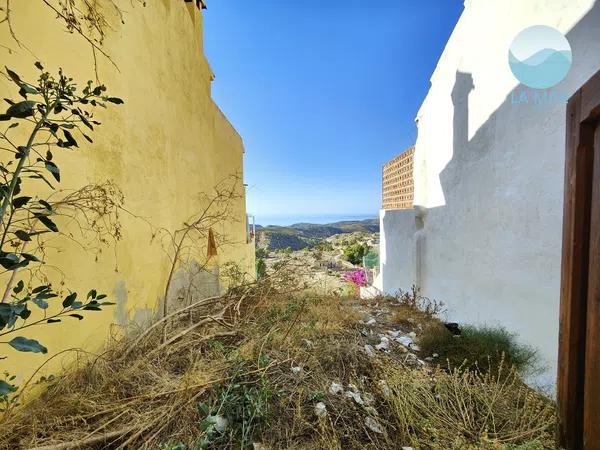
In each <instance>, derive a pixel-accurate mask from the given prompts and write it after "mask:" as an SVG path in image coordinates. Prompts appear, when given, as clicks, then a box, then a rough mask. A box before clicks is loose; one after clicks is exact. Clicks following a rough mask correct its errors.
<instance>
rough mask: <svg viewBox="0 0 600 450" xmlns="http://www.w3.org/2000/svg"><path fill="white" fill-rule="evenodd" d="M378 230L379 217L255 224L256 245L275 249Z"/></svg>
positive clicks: (300, 246)
mask: <svg viewBox="0 0 600 450" xmlns="http://www.w3.org/2000/svg"><path fill="white" fill-rule="evenodd" d="M357 231H362V232H367V233H378V232H379V219H367V220H345V221H342V222H334V223H327V224H315V223H295V224H293V225H290V226H287V227H283V226H276V225H269V226H266V227H264V226H261V225H257V226H256V235H257V246H258V247H264V248H268V249H269V250H276V249H282V248H287V247H291V248H292V250H300V249H302V248H306V247H310V246H313V245H316V244H318V243H319V242H321V241H322V240H324V239H326V238H328V237H329V236H333V235H335V234H344V233H354V232H357Z"/></svg>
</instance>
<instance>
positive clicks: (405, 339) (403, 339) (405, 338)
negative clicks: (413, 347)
mask: <svg viewBox="0 0 600 450" xmlns="http://www.w3.org/2000/svg"><path fill="white" fill-rule="evenodd" d="M396 342H398V343H399V344H402V345H404V346H405V347H409V346H410V344H412V342H413V340H412V339H411V338H409V337H408V336H400V337H399V338H396Z"/></svg>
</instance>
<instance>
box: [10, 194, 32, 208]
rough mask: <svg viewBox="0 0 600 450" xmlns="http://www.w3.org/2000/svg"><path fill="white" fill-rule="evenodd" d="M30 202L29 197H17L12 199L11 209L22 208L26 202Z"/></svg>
mask: <svg viewBox="0 0 600 450" xmlns="http://www.w3.org/2000/svg"><path fill="white" fill-rule="evenodd" d="M29 200H31V197H26V196H23V197H17V198H14V199H13V202H12V203H13V208H22V207H23V206H25V205H26V204H27V202H28V201H29Z"/></svg>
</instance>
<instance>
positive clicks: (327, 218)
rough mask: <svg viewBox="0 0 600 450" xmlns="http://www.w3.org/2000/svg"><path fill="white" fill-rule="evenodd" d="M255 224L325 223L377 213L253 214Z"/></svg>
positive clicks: (369, 217)
mask: <svg viewBox="0 0 600 450" xmlns="http://www.w3.org/2000/svg"><path fill="white" fill-rule="evenodd" d="M254 217H255V220H256V225H261V226H264V227H265V226H269V225H276V226H290V225H293V224H296V223H311V224H316V225H325V224H328V223H334V222H341V221H345V220H367V219H377V218H378V217H379V216H378V214H320V215H319V214H315V215H281V216H277V215H259V214H255V215H254Z"/></svg>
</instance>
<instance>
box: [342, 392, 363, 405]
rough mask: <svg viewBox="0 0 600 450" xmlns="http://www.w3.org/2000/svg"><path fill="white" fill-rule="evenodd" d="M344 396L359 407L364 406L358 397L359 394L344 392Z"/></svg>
mask: <svg viewBox="0 0 600 450" xmlns="http://www.w3.org/2000/svg"><path fill="white" fill-rule="evenodd" d="M344 395H345V396H346V397H348V398H351V399H353V400H354V401H355V402H356V403H358V404H359V405H364V404H365V402H364V401H363V399H362V397H361V396H360V393H358V392H353V391H346V392H345V393H344Z"/></svg>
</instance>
